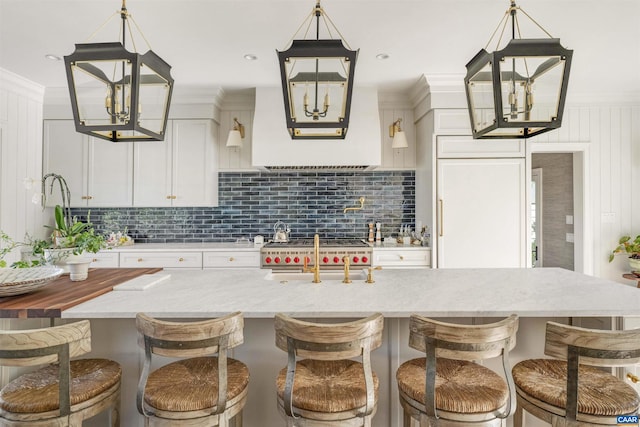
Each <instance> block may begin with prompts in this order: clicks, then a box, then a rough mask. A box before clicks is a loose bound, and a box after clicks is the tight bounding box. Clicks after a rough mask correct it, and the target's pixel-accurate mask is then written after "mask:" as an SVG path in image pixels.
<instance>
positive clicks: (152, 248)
mask: <svg viewBox="0 0 640 427" xmlns="http://www.w3.org/2000/svg"><path fill="white" fill-rule="evenodd" d="M372 247H373V249H375V250H393V249H409V250H420V249H422V250H424V249H430V248H428V247H424V246H417V245H400V244H395V243H392V244H373V245H372ZM105 250H106V251H114V252H136V251H140V252H162V251H184V252H201V251H226V250H230V251H231V250H233V251H259V250H260V246H254V244H253V242H249V243H235V242H203V243H135V244H133V245H129V246H114V247H111V248H109V249H105Z"/></svg>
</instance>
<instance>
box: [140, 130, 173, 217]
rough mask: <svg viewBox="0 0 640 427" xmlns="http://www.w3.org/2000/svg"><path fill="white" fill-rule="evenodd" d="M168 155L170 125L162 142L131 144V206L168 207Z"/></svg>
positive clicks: (169, 199)
mask: <svg viewBox="0 0 640 427" xmlns="http://www.w3.org/2000/svg"><path fill="white" fill-rule="evenodd" d="M171 153H172V135H171V121H170V122H169V123H168V124H167V132H166V134H165V139H164V141H144V142H143V141H139V142H135V145H134V159H135V165H134V172H135V176H134V185H133V206H140V207H150V206H171V201H172V197H173V196H172V194H171V177H172V171H171V156H172V154H171Z"/></svg>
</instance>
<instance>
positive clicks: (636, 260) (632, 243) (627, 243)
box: [609, 235, 640, 271]
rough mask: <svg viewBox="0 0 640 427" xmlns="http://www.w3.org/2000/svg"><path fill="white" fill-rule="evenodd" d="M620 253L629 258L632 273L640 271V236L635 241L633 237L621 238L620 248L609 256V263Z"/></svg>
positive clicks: (617, 247)
mask: <svg viewBox="0 0 640 427" xmlns="http://www.w3.org/2000/svg"><path fill="white" fill-rule="evenodd" d="M620 253H624V254H626V255H627V256H628V261H629V266H630V267H631V270H632V271H640V235H637V236H636V238H635V239H633V240H632V239H631V236H622V237H620V240H619V241H618V246H616V248H615V249H614V250H613V251H611V254H610V255H609V262H611V261H613V258H614V257H615V255H616V254H620Z"/></svg>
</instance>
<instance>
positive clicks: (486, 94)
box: [467, 62, 496, 132]
mask: <svg viewBox="0 0 640 427" xmlns="http://www.w3.org/2000/svg"><path fill="white" fill-rule="evenodd" d="M467 89H468V93H469V102H470V108H471V113H472V116H473V126H474V130H475V131H476V132H479V131H480V130H482V129H486V128H487V127H489V126H492V125H493V124H494V123H495V121H496V114H495V102H494V97H493V82H492V79H491V63H490V62H489V63H487V64H486V65H485V66H484V67H483V68H482V69H481V70H480V71H478V72H477V73H476V74H475V75H473V76H472V77H471V78H470V79H469V83H468V84H467Z"/></svg>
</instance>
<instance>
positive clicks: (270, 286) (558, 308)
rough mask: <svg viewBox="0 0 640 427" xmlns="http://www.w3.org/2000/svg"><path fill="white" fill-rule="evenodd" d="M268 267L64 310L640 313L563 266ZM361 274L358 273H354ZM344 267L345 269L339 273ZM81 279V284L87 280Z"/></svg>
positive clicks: (177, 276)
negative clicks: (293, 270)
mask: <svg viewBox="0 0 640 427" xmlns="http://www.w3.org/2000/svg"><path fill="white" fill-rule="evenodd" d="M268 273H269V271H268V270H259V269H245V270H222V269H220V270H204V271H173V270H172V271H163V272H160V273H157V274H163V275H166V274H170V275H171V277H170V278H169V279H168V280H163V281H160V282H159V283H157V284H155V285H153V286H149V287H147V288H146V289H144V290H137V291H135V290H133V291H132V290H129V291H125V290H116V291H113V292H110V293H108V294H105V295H102V296H99V297H97V298H95V299H93V300H91V301H88V302H85V303H83V304H80V305H78V306H75V307H73V308H70V309H68V310H65V311H64V312H63V313H62V317H63V318H133V317H135V315H136V313H138V312H145V313H148V314H150V315H152V316H157V317H164V318H206V317H217V316H221V315H224V314H228V313H230V312H234V311H242V312H243V313H244V316H245V317H247V318H271V317H273V316H274V315H275V314H276V313H278V312H285V313H288V314H290V315H293V316H300V317H361V316H366V315H369V314H371V313H373V312H380V313H382V314H383V315H384V316H386V317H408V316H410V315H411V314H412V313H418V314H422V315H425V316H431V317H471V316H478V317H494V316H496V317H497V316H507V315H510V314H512V313H515V314H518V315H520V316H522V317H550V316H563V317H568V316H577V317H589V316H625V315H640V291H639V290H638V289H636V288H635V287H631V286H627V285H624V284H621V283H617V282H613V281H609V280H605V279H600V278H596V277H593V276H587V275H584V274H580V273H575V272H572V271H568V270H564V269H560V268H536V269H433V270H431V269H422V270H409V269H407V270H391V269H389V270H384V269H383V270H380V271H375V272H374V279H375V281H376V282H375V283H373V284H367V283H365V282H364V280H362V279H358V280H356V279H355V278H353V277H352V278H353V279H354V280H353V283H351V284H344V283H342V282H341V279H334V280H329V279H330V276H329V274H330V273H328V272H325V274H324V278H323V272H321V273H320V278H321V279H322V283H319V284H314V283H311V280H310V279H306V280H292V279H293V277H292V276H287V277H289V278H290V279H289V280H280V279H278V280H267V279H266V278H265V277H266V276H267V275H268ZM352 273H353V275H355V274H356V273H355V272H353V271H352ZM333 274H335V273H333ZM78 285H79V286H81V284H78Z"/></svg>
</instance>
